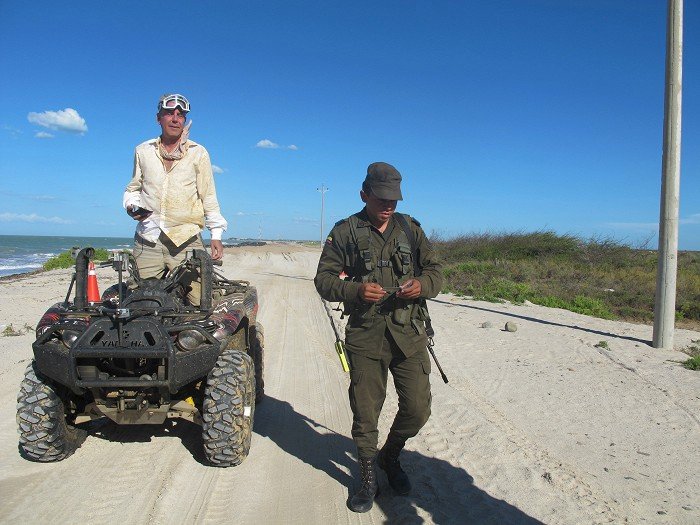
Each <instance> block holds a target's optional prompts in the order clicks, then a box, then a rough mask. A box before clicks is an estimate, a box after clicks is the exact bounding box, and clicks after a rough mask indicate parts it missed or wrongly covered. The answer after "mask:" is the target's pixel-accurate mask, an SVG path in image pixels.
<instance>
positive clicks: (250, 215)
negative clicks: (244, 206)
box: [235, 211, 264, 217]
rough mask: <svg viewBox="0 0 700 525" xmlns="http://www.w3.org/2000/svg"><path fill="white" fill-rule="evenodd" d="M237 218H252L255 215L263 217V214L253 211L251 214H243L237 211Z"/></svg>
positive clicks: (243, 212)
mask: <svg viewBox="0 0 700 525" xmlns="http://www.w3.org/2000/svg"><path fill="white" fill-rule="evenodd" d="M235 215H236V216H237V217H252V216H255V215H264V214H263V212H261V211H253V212H245V211H237V212H236V213H235Z"/></svg>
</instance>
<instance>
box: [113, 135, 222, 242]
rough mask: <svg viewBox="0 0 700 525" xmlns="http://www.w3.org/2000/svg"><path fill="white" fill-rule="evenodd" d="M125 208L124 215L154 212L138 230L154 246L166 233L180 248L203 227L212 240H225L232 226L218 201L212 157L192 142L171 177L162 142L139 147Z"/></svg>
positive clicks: (125, 195)
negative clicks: (131, 210) (131, 208)
mask: <svg viewBox="0 0 700 525" xmlns="http://www.w3.org/2000/svg"><path fill="white" fill-rule="evenodd" d="M123 205H124V208H125V209H126V208H128V207H129V206H131V205H135V206H140V207H142V208H146V209H148V210H152V211H153V213H152V214H151V215H150V216H149V217H148V218H147V219H144V220H142V221H140V222H139V224H138V226H137V227H136V233H138V234H139V235H140V236H141V237H143V238H144V239H146V240H149V241H155V240H156V239H157V238H158V236H159V235H160V232H161V231H162V232H163V233H165V235H167V236H168V238H169V239H170V240H171V241H172V242H173V244H175V246H180V245H181V244H183V243H184V242H185V241H187V240H188V239H189V238H190V237H192V236H193V235H196V234H198V233H199V232H201V231H202V228H204V226H206V227H207V228H208V229H209V230H210V231H211V238H212V239H213V240H221V235H222V233H223V232H224V231H225V230H226V227H227V226H228V224H227V222H226V219H224V217H223V216H222V215H221V211H220V209H219V202H218V200H217V199H216V188H215V186H214V175H213V173H212V169H211V160H210V159H209V153H208V152H207V150H206V148H204V146H202V145H201V144H197V143H196V142H194V141H191V140H190V141H189V146H188V149H187V154H186V155H185V156H184V157H183V158H182V159H181V160H176V161H173V165H172V167H171V168H170V170H169V171H166V170H165V166H164V164H163V160H162V158H161V156H160V153H159V151H158V139H157V138H155V139H151V140H147V141H146V142H144V143H142V144H139V145H138V146H137V147H136V151H135V152H134V173H133V176H132V178H131V182H129V184H128V185H127V186H126V191H125V192H124V199H123Z"/></svg>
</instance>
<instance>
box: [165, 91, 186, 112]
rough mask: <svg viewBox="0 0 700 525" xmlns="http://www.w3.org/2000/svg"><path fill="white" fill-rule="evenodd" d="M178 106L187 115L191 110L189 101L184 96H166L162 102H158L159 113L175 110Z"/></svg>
mask: <svg viewBox="0 0 700 525" xmlns="http://www.w3.org/2000/svg"><path fill="white" fill-rule="evenodd" d="M178 106H179V107H180V110H181V111H183V112H184V113H187V112H188V111H189V110H190V103H189V101H188V100H187V99H186V98H185V97H183V96H182V95H178V94H174V95H166V96H165V97H163V98H162V99H161V100H160V102H158V111H160V110H161V109H175V108H177V107H178Z"/></svg>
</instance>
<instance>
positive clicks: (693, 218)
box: [678, 213, 700, 224]
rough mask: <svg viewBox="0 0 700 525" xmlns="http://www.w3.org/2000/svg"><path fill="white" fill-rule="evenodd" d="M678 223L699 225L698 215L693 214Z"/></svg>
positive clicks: (699, 218) (699, 215)
mask: <svg viewBox="0 0 700 525" xmlns="http://www.w3.org/2000/svg"><path fill="white" fill-rule="evenodd" d="M678 222H679V223H680V224H700V213H694V214H693V215H691V216H690V217H688V218H687V219H681V220H679V221H678Z"/></svg>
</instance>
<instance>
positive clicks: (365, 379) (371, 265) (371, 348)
mask: <svg viewBox="0 0 700 525" xmlns="http://www.w3.org/2000/svg"><path fill="white" fill-rule="evenodd" d="M360 197H361V198H362V201H363V202H364V203H365V207H364V209H363V210H362V211H360V212H358V213H355V214H354V215H351V216H350V217H348V218H347V219H344V220H342V221H340V222H338V223H337V224H336V225H335V226H334V227H333V229H332V231H331V233H330V235H329V236H328V239H327V240H326V244H325V246H324V248H323V253H322V254H321V259H320V261H319V263H318V270H317V272H316V278H315V279H314V283H315V284H316V289H317V290H318V293H319V294H320V295H321V297H323V298H324V299H326V300H328V301H342V302H343V303H344V311H345V313H346V314H347V315H349V319H348V323H347V326H346V329H345V347H346V349H347V351H348V359H349V362H350V388H349V395H350V407H351V409H352V413H353V424H352V436H353V439H354V440H355V444H356V445H357V451H358V458H359V463H360V473H361V478H362V480H361V484H360V487H359V489H358V490H357V492H356V493H355V494H354V495H353V496H352V497H351V498H350V501H349V502H348V506H349V507H350V509H351V510H353V511H355V512H367V511H368V510H370V509H371V508H372V504H373V502H374V498H375V496H376V494H377V476H376V469H375V459H376V460H377V462H378V464H379V467H380V468H381V469H382V470H384V471H385V472H386V474H387V478H388V480H389V484H390V485H391V487H392V488H393V489H394V490H395V491H396V492H397V493H399V494H408V492H409V491H410V490H411V484H410V482H409V480H408V477H407V476H406V473H405V472H404V471H403V469H402V468H401V464H400V463H399V454H400V452H401V450H402V449H403V447H404V445H405V443H406V440H407V439H409V438H411V437H413V436H415V435H416V434H417V433H418V431H419V430H420V429H421V428H422V427H423V425H424V424H425V423H426V421H427V420H428V417H429V416H430V402H431V394H430V382H429V374H430V358H429V355H428V352H427V350H426V346H427V343H428V339H427V336H426V333H425V320H426V319H427V309H426V308H425V306H424V305H425V301H424V299H425V298H427V297H435V296H436V295H437V294H438V293H439V292H440V288H441V287H442V270H441V266H440V264H439V263H438V261H437V260H436V257H435V253H434V251H433V249H432V247H431V246H430V243H429V242H428V240H427V239H426V236H425V233H424V232H423V229H422V228H421V227H420V223H419V222H418V221H416V220H415V219H413V218H411V217H409V216H407V215H402V214H398V213H395V211H396V203H397V201H399V200H402V195H401V174H400V173H399V172H398V170H396V168H394V167H393V166H391V165H390V164H387V163H384V162H375V163H373V164H370V165H369V167H368V168H367V177H366V178H365V181H364V182H363V184H362V191H361V192H360ZM408 233H411V234H412V235H411V236H409V235H408ZM411 237H412V239H411ZM414 256H415V257H416V259H417V261H415V263H417V264H415V263H414V260H413V258H414ZM416 269H418V273H420V275H419V276H417V275H415V273H416ZM341 272H345V273H346V274H347V275H348V279H347V280H344V279H341V278H340V277H339V274H340V273H341ZM387 372H391V373H392V375H393V377H394V385H395V386H396V392H397V395H398V398H399V408H398V413H397V414H396V418H395V419H394V422H393V424H392V426H391V430H390V432H389V435H388V437H387V440H386V444H385V445H384V446H383V447H382V449H381V451H380V452H379V454H378V455H377V444H378V434H379V433H378V431H377V423H378V420H379V413H380V412H381V409H382V405H383V404H384V399H385V397H386V384H387Z"/></svg>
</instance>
